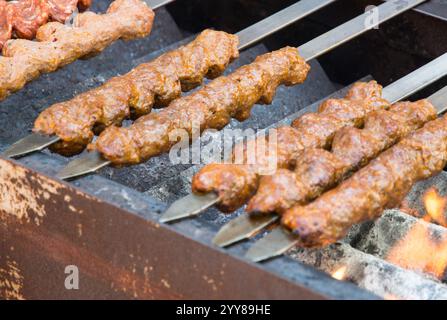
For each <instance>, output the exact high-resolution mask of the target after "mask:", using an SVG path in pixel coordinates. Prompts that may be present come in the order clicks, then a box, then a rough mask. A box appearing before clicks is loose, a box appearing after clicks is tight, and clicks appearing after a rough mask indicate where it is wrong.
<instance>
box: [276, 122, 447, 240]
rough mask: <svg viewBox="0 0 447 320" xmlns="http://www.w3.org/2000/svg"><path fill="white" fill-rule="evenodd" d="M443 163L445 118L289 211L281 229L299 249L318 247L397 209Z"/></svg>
mask: <svg viewBox="0 0 447 320" xmlns="http://www.w3.org/2000/svg"><path fill="white" fill-rule="evenodd" d="M446 164H447V116H443V117H442V118H439V119H436V120H433V121H431V122H428V123H427V124H426V125H425V126H424V127H423V128H422V129H419V130H418V131H416V132H414V133H412V134H410V135H409V136H408V137H407V138H405V139H403V140H402V141H401V142H399V143H398V144H396V145H395V146H393V147H391V148H390V149H388V150H387V151H385V152H384V153H382V154H381V155H379V156H378V157H377V158H376V159H375V160H373V161H372V162H371V163H370V164H368V165H367V166H366V167H364V168H363V169H361V170H359V171H358V172H357V173H355V174H354V175H353V176H352V177H351V178H349V179H348V180H345V181H344V182H343V183H341V184H340V185H339V186H338V187H336V188H335V189H332V190H331V191H329V192H327V193H325V194H323V195H322V196H320V197H319V198H318V199H316V200H315V201H314V202H312V203H310V204H308V205H306V206H294V207H292V208H291V209H289V210H287V211H286V212H285V213H284V214H283V216H282V224H283V225H284V226H285V227H287V228H288V229H290V230H292V231H293V233H294V234H296V235H297V240H298V244H299V245H300V246H304V247H320V246H325V245H328V244H330V243H333V242H335V241H337V240H339V239H341V238H343V237H344V236H345V235H346V233H347V232H348V230H349V229H350V227H351V226H353V225H354V224H357V223H360V222H362V221H365V220H371V219H376V218H378V217H379V216H380V215H381V214H382V213H383V211H384V210H385V209H388V208H393V207H396V206H397V205H399V203H401V201H402V200H403V198H404V197H405V196H406V194H407V193H408V192H409V191H410V189H411V188H412V186H413V185H414V184H415V183H416V182H418V181H420V180H423V179H427V178H429V177H431V176H434V175H436V174H438V173H439V172H441V171H442V170H443V168H444V167H445V166H446Z"/></svg>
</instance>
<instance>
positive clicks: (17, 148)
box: [2, 0, 175, 158]
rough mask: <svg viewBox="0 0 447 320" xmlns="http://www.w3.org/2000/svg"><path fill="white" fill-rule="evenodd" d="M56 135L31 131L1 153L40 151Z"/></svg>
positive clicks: (156, 4)
mask: <svg viewBox="0 0 447 320" xmlns="http://www.w3.org/2000/svg"><path fill="white" fill-rule="evenodd" d="M174 1H175V0H144V2H145V3H146V4H147V5H148V7H150V8H151V9H153V10H155V9H158V8H161V7H163V6H165V5H167V4H169V3H171V2H174ZM60 140H61V139H60V138H59V137H57V136H48V135H43V134H39V133H31V134H30V135H28V136H26V137H25V138H23V139H20V140H19V141H17V142H15V143H14V144H12V145H11V146H10V147H9V148H8V149H7V150H5V151H4V152H3V153H2V155H3V156H5V157H7V158H15V157H19V156H23V155H26V154H28V153H32V152H36V151H41V150H43V149H45V148H47V147H49V146H50V145H52V144H54V143H56V142H58V141H60Z"/></svg>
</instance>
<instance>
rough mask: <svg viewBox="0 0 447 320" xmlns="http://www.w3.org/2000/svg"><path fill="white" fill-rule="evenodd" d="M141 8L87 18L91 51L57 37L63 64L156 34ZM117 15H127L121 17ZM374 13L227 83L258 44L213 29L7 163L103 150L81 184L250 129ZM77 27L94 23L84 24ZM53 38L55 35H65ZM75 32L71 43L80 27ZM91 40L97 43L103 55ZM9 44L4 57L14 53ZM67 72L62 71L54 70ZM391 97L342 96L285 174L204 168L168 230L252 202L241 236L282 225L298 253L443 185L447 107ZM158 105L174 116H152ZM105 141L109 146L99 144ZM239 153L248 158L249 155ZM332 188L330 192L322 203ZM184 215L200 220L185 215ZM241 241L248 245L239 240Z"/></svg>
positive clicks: (292, 152) (94, 97)
mask: <svg viewBox="0 0 447 320" xmlns="http://www.w3.org/2000/svg"><path fill="white" fill-rule="evenodd" d="M131 2H132V6H131V7H132V8H135V7H137V4H138V3H140V4H141V2H139V1H138V0H116V1H115V4H116V6H115V7H114V9H115V10H109V13H108V15H110V16H116V17H117V18H116V19H117V20H116V21H115V22H116V23H114V24H112V23H110V21H111V20H109V18H110V17H106V16H107V15H104V16H95V17H98V21H97V22H90V20H89V22H88V23H86V24H85V25H84V27H85V28H88V27H89V26H94V27H92V29H89V31H88V32H90V33H91V35H92V38H90V39H89V40H90V42H88V41H87V40H85V39H84V38H82V40H80V39H81V37H79V38H77V37H75V38H76V39H74V38H72V39H71V40H68V39H69V37H68V35H67V37H65V38H64V37H59V36H57V40H58V41H59V40H60V39H67V40H66V42H65V43H64V45H63V46H61V48H62V47H63V48H64V49H63V52H64V54H67V52H68V51H70V50H66V48H67V47H70V48H71V49H72V51H71V54H68V55H67V56H66V58H65V59H66V63H68V62H69V61H72V60H73V59H75V58H77V57H80V56H84V55H86V54H91V53H97V52H99V51H101V50H102V49H104V47H105V46H106V45H108V44H110V43H111V42H112V41H114V40H116V39H118V38H124V39H126V38H127V39H128V38H132V37H138V36H144V35H146V34H148V33H149V32H150V28H151V25H152V19H153V14H152V11H151V10H150V9H149V8H148V7H147V6H145V5H143V6H141V7H138V9H133V10H130V8H131V7H130V4H131ZM306 2H312V1H304V0H303V1H300V2H299V4H300V5H303V6H304V5H306V4H307V3H306ZM330 2H332V1H327V3H330ZM422 2H423V1H421V0H419V1H418V0H413V1H408V2H407V3H406V4H405V5H402V4H401V3H400V2H399V1H388V2H386V3H384V4H383V5H382V6H381V7H380V8H379V9H380V10H379V11H380V12H381V13H382V15H381V16H380V19H379V21H378V22H377V23H381V22H384V21H386V20H388V19H390V18H392V17H393V16H395V15H397V14H399V13H400V12H403V11H405V10H408V9H410V8H412V7H414V6H416V5H417V4H419V3H422ZM303 3H304V4H303ZM126 5H129V6H126ZM321 5H322V4H321V2H320V4H319V6H320V7H321ZM121 6H122V7H121ZM316 7H317V6H314V7H313V8H312V10H315V8H316ZM119 9H123V11H122V12H120V13H119V14H116V15H115V13H116V12H118V10H119ZM312 10H309V12H311V11H312ZM366 14H367V13H365V14H363V15H361V16H359V17H357V18H355V19H353V20H351V21H349V22H347V23H345V24H344V25H342V26H340V27H338V28H336V29H334V30H332V31H330V32H328V33H327V34H324V35H322V36H320V37H318V38H316V39H314V40H312V41H310V42H309V43H307V44H305V45H303V46H301V47H300V48H298V49H297V48H292V47H285V48H283V49H280V50H277V51H274V52H271V53H267V54H264V55H262V56H259V57H258V58H257V59H256V60H255V61H254V62H253V63H251V64H249V65H246V66H243V67H241V68H239V69H238V70H236V71H235V72H234V73H232V74H230V75H228V76H220V75H221V74H222V73H223V72H224V70H225V69H226V67H227V66H228V65H229V63H231V61H233V60H234V59H236V58H237V57H238V54H239V50H240V49H242V48H244V47H245V46H246V45H247V43H251V42H252V39H250V38H245V39H244V41H243V43H240V42H239V40H240V34H236V35H231V34H228V33H225V32H221V31H214V30H205V31H203V32H202V33H201V34H200V35H199V36H198V37H197V38H196V39H195V40H194V41H192V42H191V43H189V44H187V45H185V46H183V47H180V48H179V49H177V50H174V51H171V52H168V53H166V54H164V55H162V56H160V57H159V58H157V59H155V60H154V61H151V62H148V63H145V64H142V65H140V66H138V67H136V68H135V69H134V70H132V71H130V72H129V73H128V74H125V75H123V76H118V77H115V78H112V79H110V80H109V81H107V82H106V83H105V84H104V85H102V86H100V87H98V88H96V89H94V90H91V91H88V92H85V93H82V94H80V95H78V96H76V97H75V98H73V99H72V100H69V101H66V102H61V103H57V104H55V105H53V106H51V107H49V108H48V109H46V110H44V112H42V113H41V114H40V115H39V117H38V118H37V120H36V121H35V124H34V129H33V131H34V133H33V134H32V135H31V136H29V137H26V138H25V139H23V140H21V141H19V142H17V143H16V144H15V145H13V146H12V147H11V148H10V149H8V150H7V151H6V152H5V155H7V156H19V155H24V154H26V153H29V152H31V151H36V150H40V149H42V148H45V147H48V146H49V147H50V149H51V150H52V151H54V152H57V153H60V154H62V155H66V156H70V155H74V154H77V153H80V152H82V151H84V150H85V149H86V148H87V149H89V150H90V151H91V153H90V154H89V155H88V156H87V157H84V158H80V159H77V160H74V161H73V162H72V163H70V164H69V165H68V166H67V167H66V168H65V169H64V170H63V171H62V172H61V173H60V175H59V177H61V178H73V177H76V176H78V175H80V174H84V173H88V172H92V171H95V170H97V169H98V168H100V167H103V166H106V165H109V164H113V165H116V166H123V165H134V164H138V163H141V162H144V161H146V160H148V159H149V158H151V157H155V156H157V155H160V154H162V153H165V152H167V151H169V150H170V148H171V147H172V146H173V144H174V143H175V142H173V141H170V139H169V133H170V132H171V131H172V130H178V129H183V130H185V131H186V132H188V134H189V135H190V136H191V135H192V130H193V128H192V124H193V123H199V124H200V130H201V132H203V131H204V130H206V129H222V128H224V127H225V126H226V125H227V124H228V123H229V121H230V120H231V118H235V119H237V120H239V121H243V120H245V119H246V118H248V117H249V116H250V111H251V108H252V107H253V106H254V105H255V104H257V103H261V104H269V103H271V102H272V100H273V98H274V95H275V92H276V89H277V87H278V86H280V85H287V86H292V85H296V84H299V83H302V82H304V81H305V79H306V78H307V75H308V73H309V71H310V67H309V65H308V64H307V61H309V60H310V59H313V58H315V57H317V56H319V55H321V54H323V53H325V52H326V51H327V50H328V49H329V48H333V47H335V46H337V45H340V44H342V43H344V42H346V41H348V40H349V39H351V38H353V37H355V36H357V35H359V34H361V33H363V32H366V31H367V30H369V29H370V28H372V27H374V26H369V27H366V26H365V24H364V20H365V15H366ZM123 16H126V17H128V19H126V20H125V19H124V18H123ZM135 16H137V17H139V18H140V20H138V21H139V22H138V23H136V22H135V20H132V23H130V21H131V18H130V17H133V18H134V17H135ZM301 16H302V14H301ZM79 17H81V18H79V19H80V20H81V21H82V15H80V16H79ZM87 17H88V18H90V17H93V16H90V15H89V16H87ZM295 19H296V18H295ZM124 20H125V21H126V22H123V21H124ZM91 21H93V20H91ZM106 22H107V23H106ZM96 23H104V27H103V28H102V30H105V29H107V26H109V27H110V29H107V31H108V32H104V39H107V40H105V41H104V42H101V43H100V44H98V42H97V41H96V42H95V41H94V39H93V38H95V39H96V38H97V37H98V35H97V31H95V32H96V33H95V32H93V30H97V29H96V28H97V25H96ZM117 25H118V26H119V27H116V26H117ZM78 26H79V32H81V33H82V32H83V31H85V30H84V29H83V28H82V26H83V25H82V23H81V24H79V25H78ZM61 28H62V27H61ZM61 30H62V29H61ZM123 30H124V31H123ZM53 31H54V30H53ZM53 31H52V32H51V35H52V36H53V37H56V36H55V34H56V33H57V32H62V31H57V30H56V31H57V32H56V31H54V32H53ZM343 31H344V32H343ZM39 32H40V31H39ZM70 32H71V35H72V34H73V33H72V32H73V30H70ZM88 32H87V33H88ZM43 33H44V32H43ZM106 34H107V36H106ZM110 34H112V35H113V36H110ZM83 35H85V34H84V33H83ZM53 40H54V39H53ZM47 41H48V42H49V43H52V42H53V41H52V40H51V39H50V40H48V39H47ZM58 41H56V43H58ZM79 41H87V42H82V43H83V44H85V47H84V48H86V51H85V50H84V51H83V52H82V53H80V52H78V51H77V50H74V48H76V46H75V45H74V43H76V44H77V45H78V44H79V43H81V42H79ZM61 42H63V41H61ZM92 43H95V44H94V45H93V46H92V45H91V44H92ZM88 44H90V47H89V46H88ZM8 47H9V45H8V46H7V47H6V48H5V49H6V52H8V50H11V48H9V49H8ZM54 47H55V46H52V47H51V50H53V48H54ZM5 49H4V51H5ZM19 49H20V48H19ZM19 49H17V50H18V51H17V52H20V50H19ZM51 50H50V53H51ZM61 50H62V49H61ZM36 52H37V53H41V52H44V50H42V51H40V50H37V51H36ZM22 56H23V55H22ZM5 59H6V58H5ZM439 59H440V60H437V61H436V62H437V65H439V61H441V60H442V61H443V63H441V65H442V66H443V68H437V70H436V72H437V73H436V75H432V76H431V78H430V80H429V81H435V80H436V79H438V78H439V77H441V76H443V75H445V74H446V73H447V66H446V64H445V60H447V57H446V56H443V57H441V58H439ZM36 60H37V61H38V60H39V59H35V57H33V61H34V62H35V61H36ZM43 60H44V59H43V58H41V61H43ZM63 64H64V63H63V62H60V61H58V62H56V63H54V65H53V67H52V68H53V69H54V68H57V67H59V66H61V65H63ZM10 65H12V66H14V65H15V63H12V64H10ZM1 66H2V64H1V60H0V68H2V67H1ZM30 68H31V67H30ZM34 70H35V71H34V75H37V74H38V73H39V72H47V71H46V70H40V69H39V68H37V69H36V68H35V69H34ZM10 74H11V73H10ZM205 77H208V78H210V79H214V80H213V81H211V82H210V83H209V84H207V85H205V86H204V87H203V88H201V89H199V90H197V91H195V92H194V93H192V94H190V95H188V96H185V97H180V96H181V93H182V91H189V90H191V89H193V88H195V87H197V86H199V85H201V84H202V82H203V79H204V78H205ZM24 82H25V81H22V82H21V84H20V85H15V86H14V85H10V86H9V87H8V89H2V90H4V91H3V92H4V93H3V96H6V95H7V94H9V93H10V92H12V91H14V90H17V89H18V88H19V87H20V86H23V84H24ZM11 83H12V82H11ZM427 83H428V81H426V82H425V83H424V85H426V84H427ZM409 87H411V85H410V84H409ZM0 88H2V86H0ZM408 93H410V92H408ZM401 94H402V93H401ZM436 97H439V96H436ZM443 97H444V96H443ZM402 98H403V97H402ZM393 99H394V97H393V98H392V99H389V98H388V97H383V96H382V87H381V86H380V85H378V84H377V83H376V82H375V81H371V82H368V83H357V84H355V85H354V86H353V87H352V88H351V89H350V91H349V92H348V93H347V94H346V96H345V97H344V98H343V99H330V100H327V101H325V102H324V103H323V104H322V105H321V106H320V108H319V111H318V112H317V113H308V114H306V115H304V116H301V117H299V118H297V119H296V120H295V121H294V122H293V123H292V125H291V126H285V127H281V128H279V129H278V146H277V150H276V151H277V154H276V155H275V156H276V158H277V160H278V161H277V162H278V164H279V168H278V171H277V172H276V173H275V174H274V175H270V176H261V175H260V174H259V171H258V169H259V167H262V166H263V164H262V163H258V164H255V165H253V164H211V165H208V166H205V167H204V168H203V169H202V170H201V171H200V172H199V173H198V174H197V175H196V176H195V177H194V179H193V184H192V190H193V192H194V194H195V195H192V196H190V197H188V198H186V199H182V200H181V201H180V202H179V203H177V204H174V206H173V207H172V208H171V209H170V210H169V211H168V212H167V213H166V214H165V215H164V216H163V217H162V220H164V221H168V220H172V219H174V218H179V217H183V216H185V215H191V214H193V213H195V212H194V210H196V209H197V207H200V208H199V209H203V208H206V207H209V206H210V205H214V204H217V205H218V207H219V208H220V209H221V210H222V211H224V212H234V211H235V210H236V209H238V208H240V207H242V206H243V205H245V204H246V203H247V202H248V207H247V210H248V211H249V213H250V215H251V216H253V217H250V218H246V217H248V215H247V216H246V217H245V216H244V217H243V218H238V219H239V220H235V221H233V222H232V225H231V226H230V227H232V226H234V225H235V223H236V222H238V223H239V226H241V225H245V226H247V225H248V229H249V230H250V232H251V233H250V234H253V231H259V230H261V229H262V228H263V227H265V226H266V225H268V224H270V223H273V222H274V221H276V220H277V219H278V216H279V215H280V216H281V222H282V225H283V226H284V227H285V228H287V229H288V230H291V231H292V232H293V234H294V235H291V234H290V233H284V231H283V229H278V230H281V232H282V233H281V234H280V236H282V237H283V238H282V242H281V241H279V240H276V241H275V242H274V243H276V244H279V243H281V245H284V239H286V240H287V241H286V242H287V244H288V245H289V247H290V243H291V242H293V244H299V245H302V246H307V247H314V246H323V245H327V244H329V243H332V242H334V241H337V240H339V239H340V238H341V237H343V236H344V234H345V233H346V231H347V230H348V228H349V227H350V226H351V225H353V224H355V223H358V222H361V221H363V220H365V219H372V218H374V217H377V216H378V215H379V214H380V213H381V212H382V211H383V209H384V208H388V207H391V206H394V205H395V204H396V203H398V201H400V200H401V199H402V197H403V196H404V195H405V194H406V193H407V192H408V190H409V188H410V187H411V186H412V185H413V184H414V183H415V182H416V181H418V180H420V179H424V178H427V177H429V176H432V175H434V174H436V173H437V172H439V171H440V170H442V168H443V167H444V166H445V164H446V163H445V162H446V161H447V160H446V159H447V135H446V134H447V131H446V130H447V129H445V124H446V123H445V122H446V121H447V118H445V117H443V118H439V119H436V115H437V113H440V112H442V111H444V108H443V107H444V105H439V104H437V103H439V101H438V100H436V102H437V103H434V100H433V99H432V100H430V101H429V100H421V101H418V102H414V103H410V102H403V103H397V104H392V102H394V101H393ZM397 100H400V99H397ZM433 104H434V105H433ZM154 106H157V107H164V108H163V109H162V110H161V111H160V112H157V113H151V110H152V108H153V107H154ZM129 118H133V119H137V120H136V121H135V122H134V123H133V124H132V125H131V126H130V127H126V128H124V127H121V124H122V122H123V120H125V119H129ZM95 135H98V137H97V139H96V141H94V142H93V138H94V137H95ZM253 143H255V142H253ZM237 148H242V149H244V150H247V149H248V148H246V146H243V145H240V146H236V149H237ZM387 149H388V150H387ZM385 150H386V151H385ZM383 151H385V152H383ZM362 167H363V169H360V168H362ZM334 187H335V188H334ZM331 188H334V189H332V190H330V189H331ZM327 190H330V191H329V192H327V193H324V192H325V191H327ZM203 195H206V196H203ZM191 201H193V202H194V205H193V206H191V203H192V202H191ZM188 204H189V206H188ZM179 208H180V210H181V211H183V212H180V210H179ZM185 208H191V210H192V211H190V212H189V213H188V212H186V213H185V212H184V211H185ZM244 232H247V229H245V230H244ZM238 237H239V238H238ZM240 239H241V234H239V235H238V236H237V237H235V238H233V241H234V240H240ZM225 244H228V241H226V243H225ZM281 248H282V247H281ZM263 254H264V255H265V252H264V253H263ZM258 256H259V255H258ZM254 259H255V258H254ZM255 260H256V259H255Z"/></svg>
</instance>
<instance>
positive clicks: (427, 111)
mask: <svg viewBox="0 0 447 320" xmlns="http://www.w3.org/2000/svg"><path fill="white" fill-rule="evenodd" d="M433 119H436V109H435V108H434V107H433V106H432V105H431V104H430V102H428V101H427V100H420V101H418V102H413V103H412V102H399V103H396V104H394V105H393V106H392V107H391V108H390V109H389V111H387V110H378V111H374V112H372V113H370V114H368V115H367V117H366V119H365V124H364V126H363V128H362V129H359V128H355V127H344V128H342V129H341V130H339V131H338V132H337V133H336V134H335V136H334V139H333V141H332V146H331V148H330V150H324V149H311V150H306V152H305V153H303V154H302V155H300V156H299V157H298V158H297V159H296V160H294V162H295V164H294V166H295V169H294V170H288V169H280V170H278V171H277V172H276V173H275V174H274V175H271V176H263V177H261V180H260V182H259V188H258V190H257V192H256V194H255V195H254V196H253V197H252V198H251V200H250V201H249V203H248V205H247V208H246V211H247V212H248V213H252V214H253V213H255V214H260V213H278V214H281V213H283V212H284V211H285V210H287V209H289V208H290V207H292V206H294V205H303V204H306V203H308V202H310V201H311V200H313V199H315V198H317V197H318V196H320V195H321V194H322V193H323V192H324V191H326V190H328V189H330V188H331V187H333V186H335V185H336V184H338V183H339V182H340V181H341V180H344V179H345V178H346V177H347V176H348V175H349V174H350V173H351V172H354V171H356V170H358V168H360V167H362V166H364V165H365V164H367V163H368V162H369V161H370V160H371V159H373V158H375V157H376V156H377V155H378V154H380V153H381V152H382V151H383V150H385V149H388V148H389V147H390V146H392V145H393V144H395V143H396V142H398V141H399V140H400V139H402V138H404V137H405V136H406V135H408V134H409V133H410V132H412V131H414V130H416V129H419V128H420V127H422V126H423V125H424V124H425V123H426V122H428V121H430V120H433ZM292 127H293V124H292Z"/></svg>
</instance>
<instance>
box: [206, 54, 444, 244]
mask: <svg viewBox="0 0 447 320" xmlns="http://www.w3.org/2000/svg"><path fill="white" fill-rule="evenodd" d="M446 74H447V53H445V54H443V55H442V56H440V57H438V58H436V59H434V60H433V61H431V62H429V63H427V64H426V65H424V66H422V67H420V68H419V69H417V70H415V71H413V72H411V73H410V74H408V75H406V76H404V77H402V78H400V79H399V80H397V81H395V82H393V83H392V84H390V85H388V86H387V87H385V88H384V89H383V97H384V98H385V99H387V100H388V101H389V102H391V103H395V102H397V101H399V100H402V99H405V98H406V97H408V96H410V95H412V94H413V93H415V92H417V91H419V90H421V89H423V88H425V87H426V86H427V85H429V84H431V83H433V82H435V81H437V80H439V79H440V78H442V77H443V76H445V75H446ZM438 96H439V95H438ZM433 105H439V103H436V102H435V103H433ZM440 112H441V111H440ZM278 219H279V217H278V216H277V215H276V214H266V215H265V216H263V217H252V216H250V215H248V214H243V215H240V216H239V217H237V218H235V219H233V220H231V221H230V222H228V223H227V224H226V225H224V226H223V227H222V228H221V229H220V230H219V232H218V233H217V235H216V237H215V238H214V239H213V243H214V244H216V245H218V246H220V247H225V246H228V245H231V244H233V243H236V242H238V241H241V240H244V239H248V238H250V237H252V236H253V235H255V234H257V233H258V232H259V231H261V230H262V229H264V228H265V227H267V226H268V225H269V224H271V223H274V222H275V221H277V220H278Z"/></svg>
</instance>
